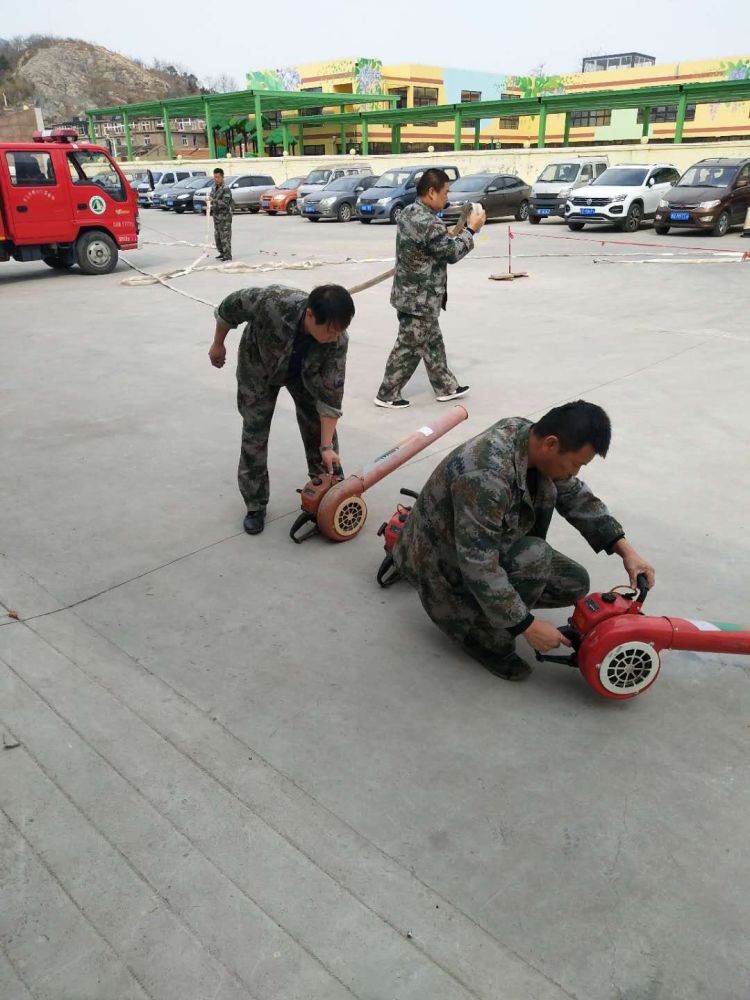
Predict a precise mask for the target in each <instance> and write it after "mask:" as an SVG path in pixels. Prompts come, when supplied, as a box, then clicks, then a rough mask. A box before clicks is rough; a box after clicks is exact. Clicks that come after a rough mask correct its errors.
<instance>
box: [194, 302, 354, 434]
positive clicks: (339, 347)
mask: <svg viewBox="0 0 750 1000" xmlns="http://www.w3.org/2000/svg"><path fill="white" fill-rule="evenodd" d="M306 307H307V295H306V293H305V292H301V291H299V289H297V288H288V287H286V286H285V285H269V286H268V287H266V288H243V289H241V290H240V291H239V292H232V293H231V295H227V297H226V298H225V299H223V300H222V301H221V302H220V303H219V305H218V306H217V308H216V310H215V312H214V315H215V316H216V318H217V319H220V320H222V321H223V322H224V323H226V324H227V325H228V326H231V327H236V326H238V325H239V324H240V323H247V326H246V327H245V330H244V332H243V334H242V340H241V341H240V346H239V348H238V350H237V381H238V382H239V384H240V385H242V384H247V383H250V382H251V381H254V380H257V379H258V378H265V379H267V380H268V382H269V384H270V385H284V383H285V382H286V379H287V371H288V368H289V357H290V355H291V353H292V345H293V343H294V335H295V333H296V332H297V330H298V328H299V325H300V323H301V322H302V317H303V315H304V312H305V309H306ZM310 339H311V340H312V343H311V344H310V347H309V349H308V351H307V354H306V355H305V358H304V361H303V362H302V376H301V377H302V383H303V385H304V386H305V388H306V389H307V391H308V392H309V393H310V395H311V396H312V397H313V399H314V400H315V404H316V407H317V410H318V413H319V414H320V415H321V416H322V417H340V416H341V401H342V399H343V395H344V377H345V374H346V351H347V348H348V346H349V337H348V335H347V334H346V333H342V334H340V335H339V337H338V339H337V340H336V341H335V342H334V343H332V344H319V343H318V341H317V340H314V339H313V338H312V337H311V338H310Z"/></svg>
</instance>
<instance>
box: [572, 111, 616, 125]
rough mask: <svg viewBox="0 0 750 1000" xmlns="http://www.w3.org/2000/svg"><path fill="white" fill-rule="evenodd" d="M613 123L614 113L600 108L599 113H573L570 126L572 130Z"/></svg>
mask: <svg viewBox="0 0 750 1000" xmlns="http://www.w3.org/2000/svg"><path fill="white" fill-rule="evenodd" d="M611 122H612V112H611V111H610V110H605V109H604V108H600V109H599V110H598V111H572V112H571V115H570V124H571V127H572V128H585V127H587V126H588V127H592V126H595V125H609V124H611Z"/></svg>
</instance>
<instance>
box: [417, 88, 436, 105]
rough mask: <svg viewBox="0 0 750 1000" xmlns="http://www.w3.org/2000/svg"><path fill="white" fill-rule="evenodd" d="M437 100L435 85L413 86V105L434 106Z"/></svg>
mask: <svg viewBox="0 0 750 1000" xmlns="http://www.w3.org/2000/svg"><path fill="white" fill-rule="evenodd" d="M437 102H438V92H437V87H415V88H414V107H415V108H428V107H434V105H436V104H437Z"/></svg>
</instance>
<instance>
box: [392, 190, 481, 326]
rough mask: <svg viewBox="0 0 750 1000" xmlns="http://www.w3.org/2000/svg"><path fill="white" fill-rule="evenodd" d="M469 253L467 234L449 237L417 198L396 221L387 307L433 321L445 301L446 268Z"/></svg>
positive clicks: (470, 248) (468, 235) (469, 245)
mask: <svg viewBox="0 0 750 1000" xmlns="http://www.w3.org/2000/svg"><path fill="white" fill-rule="evenodd" d="M473 249H474V238H473V236H472V235H471V233H470V232H468V231H467V230H464V231H463V232H462V233H461V235H460V236H456V237H453V236H449V235H448V233H447V232H446V229H445V226H444V224H443V223H442V222H441V221H440V219H438V218H437V217H436V215H435V213H434V212H433V211H432V209H431V208H429V207H428V206H427V205H425V204H424V202H423V201H420V199H419V198H417V200H416V201H415V202H414V204H413V205H408V206H407V207H406V208H405V209H404V210H403V212H402V213H401V216H400V218H399V220H398V232H397V233H396V273H395V275H394V276H393V288H392V290H391V305H392V306H394V307H395V308H396V309H398V311H399V312H404V313H409V315H411V316H429V317H433V318H435V319H436V318H437V317H438V316H439V315H440V307H441V306H442V305H443V304H444V301H445V299H446V297H447V287H448V264H455V263H456V262H457V261H459V260H461V258H462V257H465V256H466V254H467V253H469V252H470V251H471V250H473Z"/></svg>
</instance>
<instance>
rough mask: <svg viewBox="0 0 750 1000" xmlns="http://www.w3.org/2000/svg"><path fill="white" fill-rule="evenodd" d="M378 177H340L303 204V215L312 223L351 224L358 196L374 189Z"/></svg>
mask: <svg viewBox="0 0 750 1000" xmlns="http://www.w3.org/2000/svg"><path fill="white" fill-rule="evenodd" d="M376 180H377V177H373V176H372V175H370V176H367V177H362V176H360V177H339V178H338V180H335V181H331V183H330V184H328V185H327V187H324V188H321V190H320V191H312V192H311V193H310V194H308V195H307V196H306V198H305V200H304V202H303V203H302V205H303V208H302V215H304V216H305V218H307V219H309V220H310V222H319V221H320V220H321V219H335V220H336V222H350V221H351V220H352V219H353V218H354V206H355V205H356V203H357V196H358V195H360V194H361V193H362V192H363V191H366V190H367V189H368V188H370V187H372V186H373V184H374V183H375V181H376Z"/></svg>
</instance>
